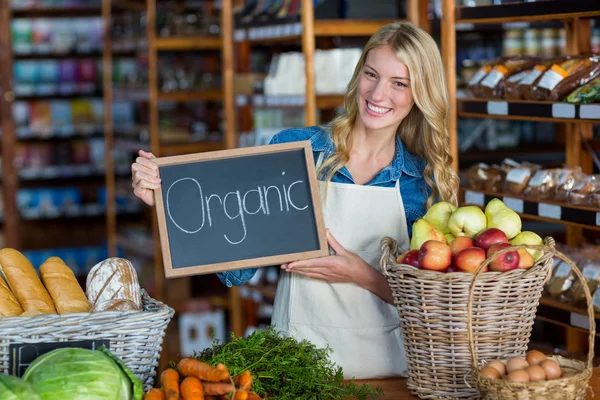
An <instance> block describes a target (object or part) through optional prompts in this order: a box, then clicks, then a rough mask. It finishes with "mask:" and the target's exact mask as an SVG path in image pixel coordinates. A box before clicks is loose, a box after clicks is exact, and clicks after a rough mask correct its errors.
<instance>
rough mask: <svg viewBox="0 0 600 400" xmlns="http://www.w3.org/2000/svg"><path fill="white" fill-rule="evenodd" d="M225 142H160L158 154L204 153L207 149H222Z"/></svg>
mask: <svg viewBox="0 0 600 400" xmlns="http://www.w3.org/2000/svg"><path fill="white" fill-rule="evenodd" d="M224 149H225V144H224V143H223V142H198V143H173V144H161V145H160V155H161V156H165V155H170V154H173V155H176V154H191V153H204V152H207V151H216V150H224Z"/></svg>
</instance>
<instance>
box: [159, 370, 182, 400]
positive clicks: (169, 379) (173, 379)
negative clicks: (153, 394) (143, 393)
mask: <svg viewBox="0 0 600 400" xmlns="http://www.w3.org/2000/svg"><path fill="white" fill-rule="evenodd" d="M160 383H161V385H162V386H163V389H164V391H165V394H166V395H167V400H179V373H178V372H177V371H175V370H174V369H171V368H169V369H165V370H164V371H163V373H162V374H160Z"/></svg>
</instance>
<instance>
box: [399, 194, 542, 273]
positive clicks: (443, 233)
mask: <svg viewBox="0 0 600 400" xmlns="http://www.w3.org/2000/svg"><path fill="white" fill-rule="evenodd" d="M521 227H522V224H521V218H520V217H519V215H518V214H517V213H516V212H514V211H513V210H511V209H510V208H508V207H507V206H506V205H505V204H504V203H503V202H502V200H500V199H493V200H492V201H490V202H489V203H488V204H487V205H486V207H485V212H484V211H483V210H482V209H481V208H480V207H477V206H465V207H458V208H457V207H455V206H453V205H452V204H450V203H446V202H440V203H436V204H434V205H433V206H431V208H430V209H429V210H428V211H427V213H426V214H425V215H424V216H423V218H420V219H418V220H417V221H416V222H415V223H414V224H413V229H412V237H411V240H410V250H408V251H406V252H404V253H402V254H401V255H400V256H398V259H397V260H396V261H397V263H398V264H407V265H412V266H414V267H416V268H421V269H427V270H431V271H441V272H470V273H474V272H475V271H476V270H477V268H479V266H480V265H481V263H483V262H484V261H485V260H486V259H487V258H490V257H492V256H493V255H494V253H496V252H497V251H499V250H502V249H504V248H506V247H510V246H511V245H521V244H525V245H541V244H543V240H542V238H541V237H540V236H539V235H538V234H536V233H534V232H531V231H524V232H521ZM541 256H542V251H539V250H531V249H519V250H514V251H508V252H505V253H502V254H500V255H498V256H496V257H493V258H492V259H491V262H490V264H489V265H488V266H487V267H485V268H484V269H483V271H482V272H486V271H497V272H504V271H509V270H511V269H515V268H522V269H529V268H531V267H532V266H533V265H534V264H535V263H536V262H537V260H538V259H539V258H540V257H541Z"/></svg>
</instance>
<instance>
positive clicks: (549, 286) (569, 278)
mask: <svg viewBox="0 0 600 400" xmlns="http://www.w3.org/2000/svg"><path fill="white" fill-rule="evenodd" d="M555 264H556V265H555V267H554V270H553V272H552V275H551V277H550V279H549V280H548V282H547V283H546V286H545V290H546V292H547V293H548V294H549V295H550V296H552V297H553V298H555V299H559V300H560V299H561V298H563V296H564V294H565V293H566V292H567V291H568V290H569V289H570V288H571V286H572V285H573V281H574V280H575V276H574V275H573V273H572V271H571V267H570V266H569V264H567V263H565V262H564V261H560V260H555Z"/></svg>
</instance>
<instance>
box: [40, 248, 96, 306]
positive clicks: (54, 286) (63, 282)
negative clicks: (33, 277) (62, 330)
mask: <svg viewBox="0 0 600 400" xmlns="http://www.w3.org/2000/svg"><path fill="white" fill-rule="evenodd" d="M40 275H41V276H42V282H44V286H46V289H47V290H48V293H50V297H52V300H53V301H54V306H55V307H56V311H58V313H59V314H70V313H79V312H89V311H90V309H91V308H92V305H91V304H90V302H89V301H88V299H87V297H86V296H85V293H84V292H83V289H82V288H81V286H80V285H79V282H77V278H76V277H75V274H74V273H73V271H72V270H71V268H69V267H68V266H67V265H66V264H65V262H64V261H63V260H62V259H61V258H59V257H50V258H48V259H47V260H46V261H45V262H44V263H43V264H42V265H41V266H40Z"/></svg>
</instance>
